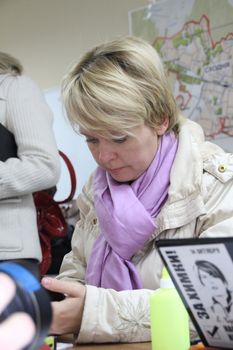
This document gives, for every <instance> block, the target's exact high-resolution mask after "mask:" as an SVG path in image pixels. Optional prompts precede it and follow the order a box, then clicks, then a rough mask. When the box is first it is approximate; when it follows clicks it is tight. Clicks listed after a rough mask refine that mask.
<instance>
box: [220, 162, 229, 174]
mask: <svg viewBox="0 0 233 350" xmlns="http://www.w3.org/2000/svg"><path fill="white" fill-rule="evenodd" d="M226 169H227V167H226V165H224V164H221V165H219V167H218V171H219V172H220V173H225V171H226Z"/></svg>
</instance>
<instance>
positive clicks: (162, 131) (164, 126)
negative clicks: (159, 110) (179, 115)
mask: <svg viewBox="0 0 233 350" xmlns="http://www.w3.org/2000/svg"><path fill="white" fill-rule="evenodd" d="M168 125H169V119H168V117H165V118H164V121H163V123H162V124H161V125H159V126H157V127H156V128H155V130H156V133H157V135H158V136H162V135H164V134H165V132H166V131H167V129H168Z"/></svg>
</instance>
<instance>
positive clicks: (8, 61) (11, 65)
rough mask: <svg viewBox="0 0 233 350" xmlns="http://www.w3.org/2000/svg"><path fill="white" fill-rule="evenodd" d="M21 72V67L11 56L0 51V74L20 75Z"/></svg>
mask: <svg viewBox="0 0 233 350" xmlns="http://www.w3.org/2000/svg"><path fill="white" fill-rule="evenodd" d="M22 72H23V66H22V65H21V63H20V62H19V60H17V59H16V58H14V57H13V56H11V55H9V54H7V53H5V52H1V51H0V74H11V75H20V74H22Z"/></svg>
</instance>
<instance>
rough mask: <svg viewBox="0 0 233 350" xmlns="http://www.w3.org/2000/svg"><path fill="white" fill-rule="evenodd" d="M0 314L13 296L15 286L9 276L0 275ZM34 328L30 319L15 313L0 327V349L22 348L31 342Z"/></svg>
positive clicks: (15, 349)
mask: <svg viewBox="0 0 233 350" xmlns="http://www.w3.org/2000/svg"><path fill="white" fill-rule="evenodd" d="M0 286H1V288H0V313H1V311H2V310H4V309H5V308H6V307H7V305H8V304H9V302H10V301H11V299H12V298H13V297H14V294H15V289H16V287H15V284H14V282H13V281H12V280H11V278H10V277H9V276H7V275H6V274H4V273H0ZM35 333H36V327H35V324H34V322H33V320H32V319H31V317H30V316H29V315H28V314H26V313H24V312H15V313H13V314H12V315H10V316H9V317H8V318H7V319H6V320H5V321H3V322H1V325H0V347H1V349H4V350H18V349H22V348H24V347H25V346H26V345H28V344H29V343H30V341H32V340H33V336H34V335H35Z"/></svg>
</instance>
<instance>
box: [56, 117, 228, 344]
mask: <svg viewBox="0 0 233 350" xmlns="http://www.w3.org/2000/svg"><path fill="white" fill-rule="evenodd" d="M78 204H79V208H80V215H81V216H80V221H79V222H78V223H77V225H76V228H75V232H74V236H73V241H72V251H71V252H70V253H69V254H67V255H66V256H65V258H64V261H63V264H62V267H61V274H60V275H59V277H58V278H65V279H72V280H77V281H81V282H83V283H85V270H86V265H87V261H88V259H89V256H90V253H91V248H92V245H93V242H94V240H95V238H96V236H97V235H98V233H99V227H98V219H97V218H96V214H95V210H94V208H93V193H92V186H91V179H90V181H89V182H88V183H87V185H86V187H85V188H84V189H83V193H82V194H81V195H80V197H79V198H78ZM156 221H157V225H158V230H157V231H156V232H154V235H153V236H152V237H151V239H150V240H149V241H148V242H147V243H146V244H145V246H144V249H143V250H141V251H139V252H138V253H137V254H136V255H135V256H134V257H133V259H132V260H133V262H134V264H135V266H136V268H137V270H138V273H139V275H140V277H141V279H142V282H143V286H144V289H142V290H133V291H122V292H116V291H114V290H111V289H103V288H96V287H93V286H89V285H87V293H86V300H85V307H84V314H83V319H82V325H81V329H80V332H79V335H78V338H77V341H78V342H137V341H140V342H141V341H148V340H150V317H149V295H150V294H151V293H152V292H153V290H155V289H156V288H158V287H159V280H160V276H161V269H162V263H161V260H160V257H159V255H158V252H157V251H156V250H155V246H154V241H155V239H156V238H158V239H160V238H161V239H162V238H163V239H164V238H183V237H192V236H195V237H206V236H211V237H214V236H230V235H233V155H232V154H226V153H224V152H223V151H222V150H221V149H220V148H219V147H218V146H216V145H214V144H211V143H208V142H204V135H203V132H202V130H201V128H200V126H198V125H197V124H196V123H194V122H191V121H189V120H187V121H184V123H183V125H182V127H181V131H180V134H179V147H178V151H177V155H176V158H175V161H174V164H173V167H172V170H171V184H170V188H169V197H168V200H167V202H166V204H165V205H164V207H163V209H162V210H161V212H160V214H159V216H158V217H157V219H156ZM168 334H169V325H168Z"/></svg>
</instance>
